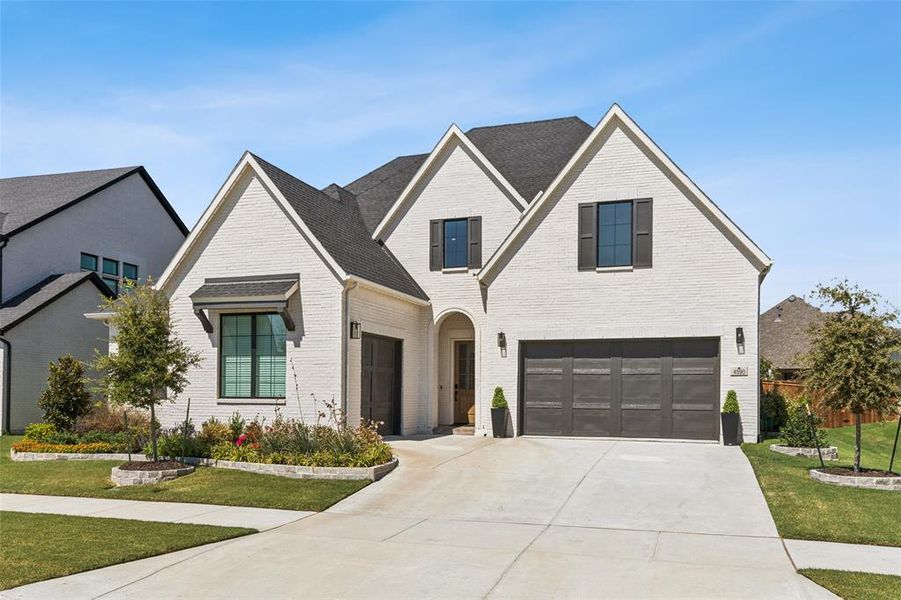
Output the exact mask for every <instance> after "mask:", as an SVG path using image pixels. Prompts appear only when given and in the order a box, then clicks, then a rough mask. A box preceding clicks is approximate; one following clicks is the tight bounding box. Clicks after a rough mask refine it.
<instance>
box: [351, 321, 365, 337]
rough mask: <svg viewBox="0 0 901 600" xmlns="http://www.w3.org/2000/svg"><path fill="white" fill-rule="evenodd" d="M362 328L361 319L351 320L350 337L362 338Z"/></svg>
mask: <svg viewBox="0 0 901 600" xmlns="http://www.w3.org/2000/svg"><path fill="white" fill-rule="evenodd" d="M361 329H362V327H360V322H359V321H351V322H350V339H352V340H358V339H360V330H361Z"/></svg>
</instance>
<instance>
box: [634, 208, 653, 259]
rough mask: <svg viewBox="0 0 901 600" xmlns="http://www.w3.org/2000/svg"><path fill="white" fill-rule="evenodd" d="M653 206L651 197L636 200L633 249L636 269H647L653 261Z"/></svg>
mask: <svg viewBox="0 0 901 600" xmlns="http://www.w3.org/2000/svg"><path fill="white" fill-rule="evenodd" d="M653 206H654V201H653V200H651V199H650V198H642V199H641V200H635V202H634V213H635V214H634V217H633V219H632V220H633V223H634V225H633V227H634V235H633V241H632V246H633V250H632V251H633V254H634V257H635V259H634V262H633V266H634V267H635V268H636V269H639V268H640V269H647V268H649V267H650V266H651V263H652V257H653V253H652V249H651V245H652V244H651V242H652V238H653V221H654V219H653Z"/></svg>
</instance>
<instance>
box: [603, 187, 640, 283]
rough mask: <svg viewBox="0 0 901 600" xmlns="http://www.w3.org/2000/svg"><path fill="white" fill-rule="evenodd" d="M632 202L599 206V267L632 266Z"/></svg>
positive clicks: (607, 203) (608, 203) (609, 203)
mask: <svg viewBox="0 0 901 600" xmlns="http://www.w3.org/2000/svg"><path fill="white" fill-rule="evenodd" d="M632 233H633V231H632V202H631V201H630V202H606V203H604V204H599V205H598V266H599V267H626V266H630V265H631V264H632Z"/></svg>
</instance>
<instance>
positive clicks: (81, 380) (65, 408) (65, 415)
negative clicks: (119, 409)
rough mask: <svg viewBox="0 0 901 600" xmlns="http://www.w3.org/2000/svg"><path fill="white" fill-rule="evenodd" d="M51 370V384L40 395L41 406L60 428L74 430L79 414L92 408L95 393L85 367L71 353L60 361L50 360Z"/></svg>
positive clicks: (39, 403)
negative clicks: (91, 392)
mask: <svg viewBox="0 0 901 600" xmlns="http://www.w3.org/2000/svg"><path fill="white" fill-rule="evenodd" d="M49 369H50V375H49V376H48V377H47V387H46V388H45V389H44V391H43V392H42V393H41V396H40V398H38V406H39V407H40V409H41V410H42V411H44V421H46V422H48V423H52V424H53V425H56V428H57V429H60V430H64V431H69V430H72V429H74V427H75V423H76V421H77V420H78V419H79V417H82V416H83V415H86V414H87V413H88V412H90V410H91V394H90V392H88V388H87V382H88V379H87V377H85V376H84V367H83V366H82V364H81V363H80V362H79V361H78V360H76V359H75V358H74V357H73V356H72V355H70V354H67V355H65V356H62V357H60V359H59V361H57V362H55V363H50V365H49Z"/></svg>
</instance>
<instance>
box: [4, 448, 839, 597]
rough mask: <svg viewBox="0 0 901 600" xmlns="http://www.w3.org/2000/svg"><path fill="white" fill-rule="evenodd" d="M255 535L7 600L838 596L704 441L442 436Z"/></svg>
mask: <svg viewBox="0 0 901 600" xmlns="http://www.w3.org/2000/svg"><path fill="white" fill-rule="evenodd" d="M392 445H393V446H394V447H395V449H396V451H397V453H398V455H399V457H400V467H399V468H398V469H397V470H395V471H394V472H393V473H392V474H391V475H389V476H388V477H386V478H385V479H383V480H382V481H379V482H377V483H374V484H373V485H370V486H368V487H366V488H364V489H363V490H361V491H360V492H358V493H356V494H354V495H353V496H351V497H349V498H347V499H345V500H344V501H342V502H340V503H338V504H336V505H335V506H333V507H332V508H331V509H329V510H328V511H326V512H324V513H318V514H315V515H312V516H310V517H307V518H304V519H301V520H299V521H297V522H294V523H290V524H288V525H284V526H282V527H278V528H276V529H272V530H270V531H267V532H265V533H261V534H257V535H252V536H246V537H243V538H238V539H234V540H229V541H226V542H220V543H218V544H214V545H210V546H204V547H202V548H194V549H190V550H185V551H182V552H178V553H173V554H169V555H165V556H160V557H155V558H151V559H147V560H142V561H137V562H135V563H129V564H125V565H116V566H112V567H107V568H104V569H98V570H96V571H91V572H87V573H81V574H78V575H73V576H70V577H65V578H61V579H57V580H53V581H46V582H41V583H36V584H32V585H29V586H24V587H21V588H18V589H16V590H10V591H8V592H6V594H5V595H4V597H8V598H62V597H65V598H71V599H78V598H99V597H102V598H129V599H141V598H147V599H153V600H158V599H159V598H192V597H196V596H198V595H200V596H203V597H204V598H223V599H224V598H229V599H231V598H235V597H269V598H367V599H373V598H542V599H544V598H602V597H607V598H610V597H613V598H797V599H804V598H834V596H833V595H832V594H830V593H829V592H827V591H826V590H824V589H823V588H821V587H819V586H817V585H815V584H814V583H812V582H811V581H809V580H808V579H806V578H804V577H802V576H800V575H798V574H797V573H796V572H795V569H794V568H793V566H792V564H791V561H790V560H789V557H788V555H787V554H786V552H785V549H784V548H783V545H782V540H781V539H780V538H779V537H778V534H777V532H776V527H775V525H774V523H773V520H772V517H771V516H770V513H769V510H768V508H767V506H766V502H765V500H764V498H763V494H762V493H761V491H760V488H759V487H758V485H757V481H756V479H755V477H754V474H753V472H752V471H751V467H750V465H749V464H748V461H747V460H746V459H745V457H744V455H743V454H742V453H741V450H740V449H738V448H728V447H723V446H717V445H709V444H676V443H643V442H626V441H610V440H606V441H605V440H568V439H540V438H516V439H506V440H492V439H484V438H481V439H480V438H465V437H461V436H453V437H451V436H448V437H443V438H433V439H426V440H409V439H407V440H399V441H394V442H392Z"/></svg>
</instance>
